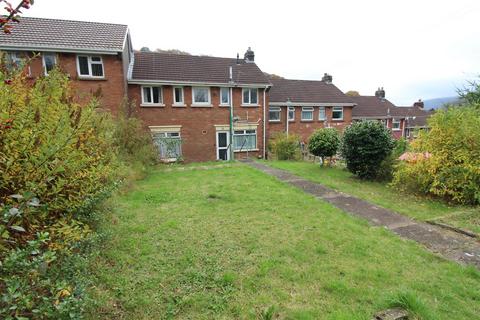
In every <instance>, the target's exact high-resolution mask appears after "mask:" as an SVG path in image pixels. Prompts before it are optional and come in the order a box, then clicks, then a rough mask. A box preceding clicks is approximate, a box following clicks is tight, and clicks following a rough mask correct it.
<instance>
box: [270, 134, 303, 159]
mask: <svg viewBox="0 0 480 320" xmlns="http://www.w3.org/2000/svg"><path fill="white" fill-rule="evenodd" d="M269 148H270V151H271V152H272V153H273V154H274V156H275V158H276V159H277V160H298V159H300V158H301V150H300V138H299V137H298V136H297V135H294V134H289V135H287V134H285V133H280V134H277V135H275V136H274V138H273V139H272V140H271V141H270V146H269Z"/></svg>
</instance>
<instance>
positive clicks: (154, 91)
mask: <svg viewBox="0 0 480 320" xmlns="http://www.w3.org/2000/svg"><path fill="white" fill-rule="evenodd" d="M142 105H144V106H151V105H152V106H154V105H160V106H161V105H163V95H162V87H142Z"/></svg>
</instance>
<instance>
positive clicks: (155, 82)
mask: <svg viewBox="0 0 480 320" xmlns="http://www.w3.org/2000/svg"><path fill="white" fill-rule="evenodd" d="M128 84H140V85H168V86H170V85H172V86H192V85H196V86H205V87H226V88H230V87H234V88H262V87H263V86H264V85H265V84H263V83H257V84H252V83H249V84H237V83H226V82H201V81H178V80H143V79H135V80H133V79H130V80H129V81H128Z"/></svg>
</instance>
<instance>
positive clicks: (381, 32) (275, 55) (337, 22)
mask: <svg viewBox="0 0 480 320" xmlns="http://www.w3.org/2000/svg"><path fill="white" fill-rule="evenodd" d="M26 15H27V16H35V17H45V18H63V19H74V20H89V21H99V22H113V23H123V24H128V25H129V26H130V31H131V34H132V39H133V45H134V47H135V48H136V49H140V48H141V47H143V46H147V47H149V48H150V49H152V50H153V49H156V48H162V49H172V48H175V49H180V50H183V51H188V52H190V53H192V54H207V55H212V56H221V57H235V56H236V54H237V52H239V53H240V55H241V56H243V53H244V52H245V50H246V49H247V47H249V46H251V47H252V49H253V50H254V51H255V55H256V57H255V60H256V62H257V64H258V65H259V66H260V68H261V69H262V70H263V71H265V72H269V73H275V74H278V75H281V76H283V77H286V78H292V79H321V78H322V75H323V74H324V73H325V72H328V73H330V74H332V75H333V80H334V83H335V84H336V85H337V86H338V87H339V88H340V89H342V90H343V91H348V90H357V91H359V92H360V93H361V94H364V95H372V94H374V92H375V90H376V88H377V87H379V86H383V87H384V88H385V90H386V93H387V98H388V99H390V100H391V101H393V102H394V103H397V104H398V105H410V104H412V103H413V102H414V101H416V100H417V99H419V98H422V99H430V98H437V97H445V96H454V95H455V89H456V88H457V87H459V86H461V85H462V84H463V83H464V81H465V80H466V79H473V78H474V77H476V76H477V75H478V74H480V27H479V25H478V18H479V17H480V1H479V0H455V1H454V0H449V1H446V0H421V1H420V0H403V1H385V0H383V1H380V0H379V1H377V0H362V1H358V0H335V1H306V0H295V1H280V0H277V1H270V0H262V1H260V0H256V1H251V0H243V1H228V0H218V1H213V0H174V1H147V0H135V1H125V0H117V1H106V0H104V1H99V0H82V1H65V0H36V1H35V5H34V6H33V7H32V9H30V10H28V11H26Z"/></svg>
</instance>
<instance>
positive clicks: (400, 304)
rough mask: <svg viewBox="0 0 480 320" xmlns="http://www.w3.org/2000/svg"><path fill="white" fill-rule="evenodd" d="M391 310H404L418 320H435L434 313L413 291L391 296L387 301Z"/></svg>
mask: <svg viewBox="0 0 480 320" xmlns="http://www.w3.org/2000/svg"><path fill="white" fill-rule="evenodd" d="M387 304H388V307H389V308H402V309H404V310H406V311H408V313H409V314H410V315H411V316H412V317H413V319H418V320H435V319H437V317H436V316H434V314H433V312H432V311H431V310H430V309H429V308H428V306H427V305H426V304H425V303H424V302H423V301H422V299H421V298H420V297H419V296H418V295H417V294H416V293H415V292H413V291H402V292H398V293H395V294H393V295H391V296H390V297H389V298H388V299H387Z"/></svg>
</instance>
